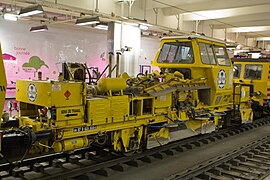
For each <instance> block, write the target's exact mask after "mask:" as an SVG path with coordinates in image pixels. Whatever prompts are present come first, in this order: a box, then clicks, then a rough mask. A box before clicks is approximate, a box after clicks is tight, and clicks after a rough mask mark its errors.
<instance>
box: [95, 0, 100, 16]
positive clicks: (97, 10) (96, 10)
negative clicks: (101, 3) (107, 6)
mask: <svg viewBox="0 0 270 180" xmlns="http://www.w3.org/2000/svg"><path fill="white" fill-rule="evenodd" d="M95 12H97V13H98V12H99V9H98V0H96V9H95Z"/></svg>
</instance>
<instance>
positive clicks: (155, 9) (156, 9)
mask: <svg viewBox="0 0 270 180" xmlns="http://www.w3.org/2000/svg"><path fill="white" fill-rule="evenodd" d="M153 10H154V12H155V14H156V22H155V24H156V25H157V20H158V8H153Z"/></svg>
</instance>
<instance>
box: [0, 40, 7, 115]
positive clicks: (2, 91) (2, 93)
mask: <svg viewBox="0 0 270 180" xmlns="http://www.w3.org/2000/svg"><path fill="white" fill-rule="evenodd" d="M6 89H7V80H6V74H5V67H4V62H3V56H2V49H1V44H0V115H1V114H2V110H3V108H4V102H5V97H6Z"/></svg>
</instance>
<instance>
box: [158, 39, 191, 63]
mask: <svg viewBox="0 0 270 180" xmlns="http://www.w3.org/2000/svg"><path fill="white" fill-rule="evenodd" d="M175 43H178V44H177V50H176V52H175V54H174V59H173V60H176V57H177V55H178V51H179V48H180V47H188V46H182V45H179V44H181V43H189V44H190V48H191V51H192V54H191V55H192V61H191V62H189V63H177V62H174V61H172V62H170V61H169V60H168V57H169V52H170V49H171V46H172V45H175ZM164 45H169V46H170V47H169V50H168V53H167V55H166V60H163V61H160V60H159V58H160V56H161V53H162V49H163V47H164ZM164 61H168V62H164ZM180 62H181V61H180ZM157 63H160V64H176V65H181V64H183V65H185V64H194V63H195V57H194V48H193V44H192V42H191V41H169V42H164V43H163V45H162V48H161V49H160V53H159V55H158V58H157Z"/></svg>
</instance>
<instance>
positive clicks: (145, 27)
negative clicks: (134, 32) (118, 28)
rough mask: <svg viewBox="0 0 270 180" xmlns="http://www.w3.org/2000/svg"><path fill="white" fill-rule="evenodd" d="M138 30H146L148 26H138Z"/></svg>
mask: <svg viewBox="0 0 270 180" xmlns="http://www.w3.org/2000/svg"><path fill="white" fill-rule="evenodd" d="M139 28H140V29H141V30H148V26H146V25H142V24H140V25H139Z"/></svg>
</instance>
